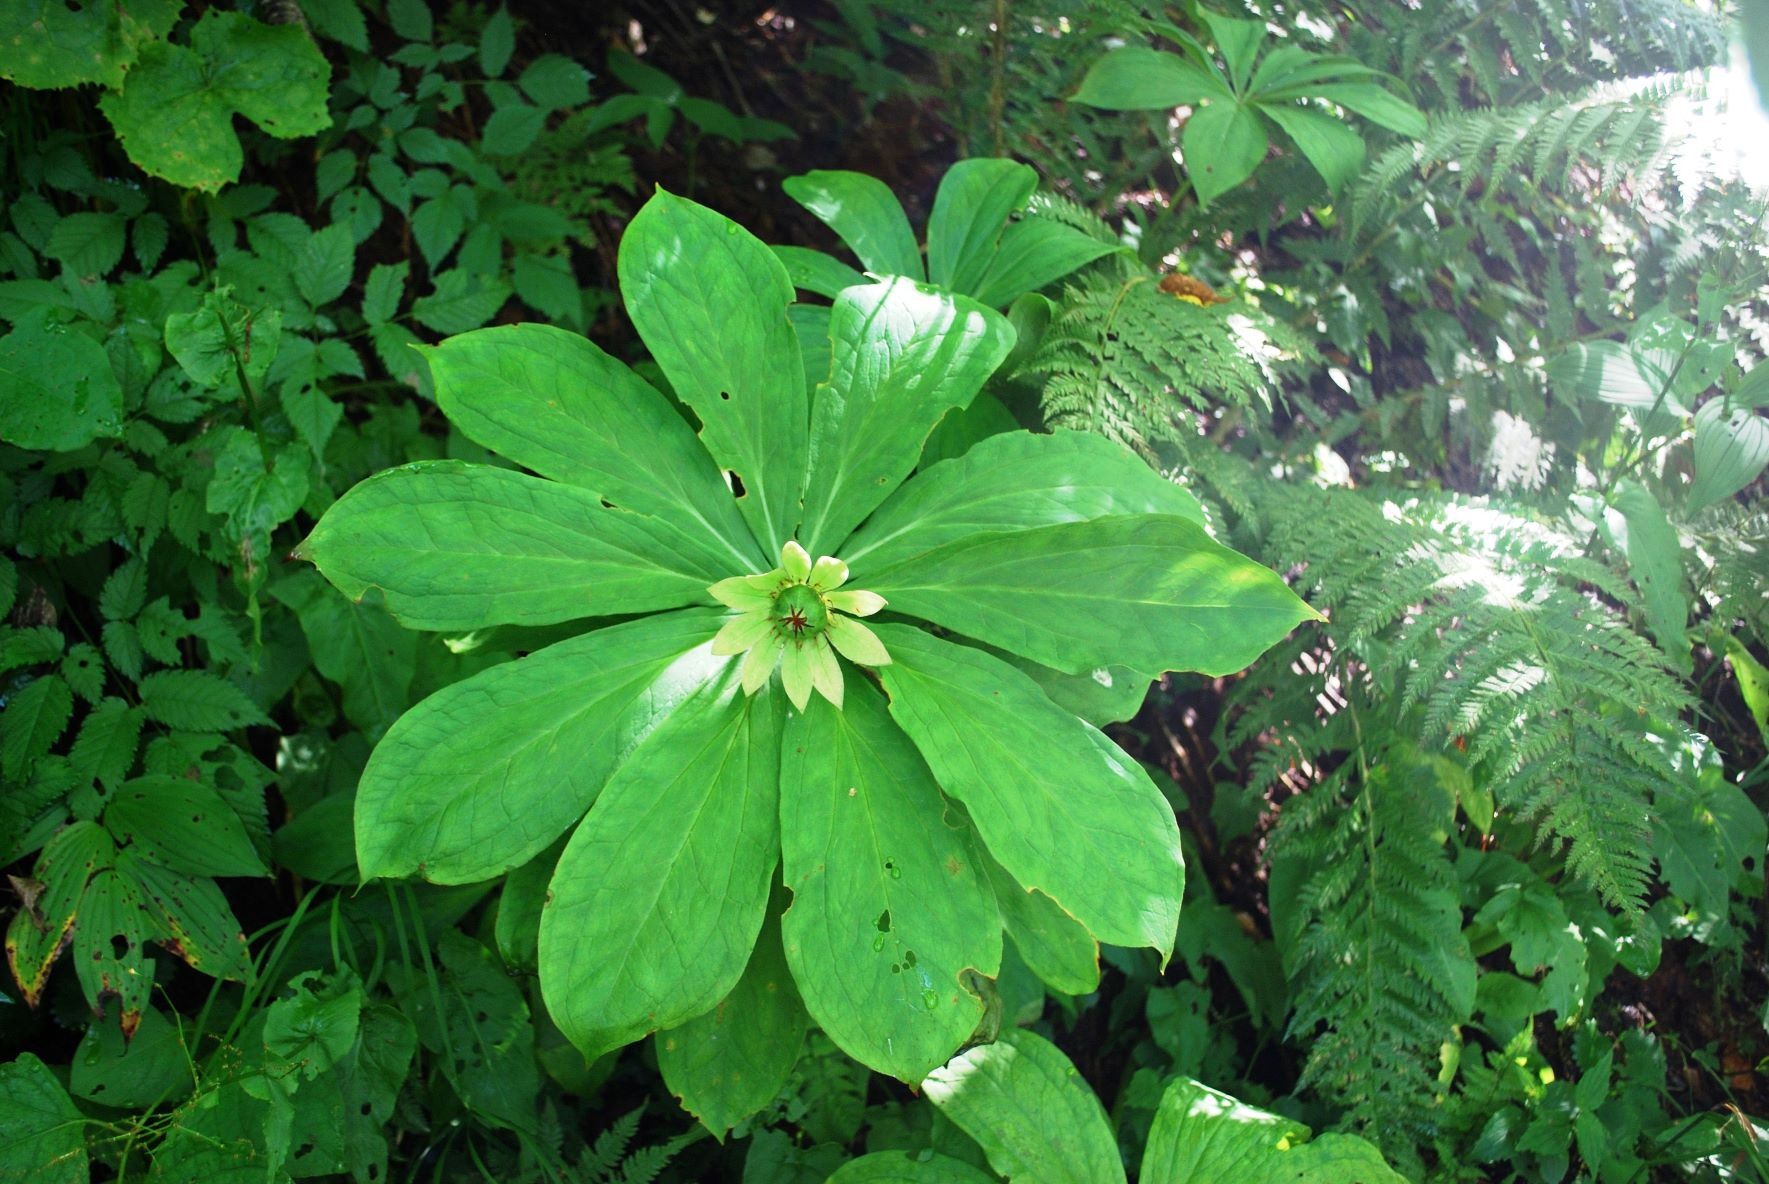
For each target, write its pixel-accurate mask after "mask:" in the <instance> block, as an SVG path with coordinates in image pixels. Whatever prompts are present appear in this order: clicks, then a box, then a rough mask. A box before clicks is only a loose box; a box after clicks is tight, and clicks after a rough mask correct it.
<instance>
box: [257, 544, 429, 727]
mask: <svg viewBox="0 0 1769 1184" xmlns="http://www.w3.org/2000/svg"><path fill="white" fill-rule="evenodd" d="M270 593H271V595H272V596H274V597H276V599H277V600H279V601H281V602H282V603H283V604H285V605H287V606H288V607H289V608H290V609H291V610H292V611H293V612H294V614H295V618H296V620H298V621H300V622H301V632H302V634H303V635H304V636H305V637H306V638H307V652H308V653H309V654H311V655H312V657H313V666H314V669H315V670H318V671H319V672H320V674H322V675H324V676H325V677H326V678H329V679H331V680H332V681H333V682H335V683H337V684H338V685H339V686H340V687H341V688H343V692H344V704H343V705H344V714H345V716H346V717H348V718H349V720H350V722H351V723H353V724H355V725H356V726H357V727H359V728H361V729H362V730H363V732H364V733H365V734H366V735H367V736H368V738H369V739H370V740H378V739H379V738H380V737H381V736H382V735H384V734H385V733H386V731H387V729H388V728H389V727H391V726H392V724H393V721H394V720H396V719H398V718H399V714H400V712H402V711H404V710H405V709H406V706H407V705H408V703H409V702H410V690H411V684H412V676H413V674H414V673H415V671H416V667H417V657H418V638H417V635H416V634H414V633H412V632H411V631H410V630H407V629H401V628H400V627H399V623H398V622H397V621H395V620H394V619H393V618H392V617H390V616H388V615H387V613H386V611H385V610H384V609H382V608H381V607H379V606H378V605H368V604H361V603H352V602H351V601H350V599H349V598H347V597H345V596H343V595H341V594H340V593H339V592H338V591H337V590H336V589H335V588H332V587H331V586H329V585H328V584H327V583H326V582H325V581H324V580H323V579H321V578H320V577H319V576H318V575H317V574H316V573H314V572H309V571H303V572H299V573H297V574H296V575H295V576H293V577H291V578H289V579H285V580H279V581H278V582H277V583H276V584H275V585H273V586H272V587H271V590H270Z"/></svg>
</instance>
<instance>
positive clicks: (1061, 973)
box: [983, 855, 1099, 995]
mask: <svg viewBox="0 0 1769 1184" xmlns="http://www.w3.org/2000/svg"><path fill="white" fill-rule="evenodd" d="M983 858H984V859H985V860H987V861H988V864H987V866H988V868H989V882H990V883H991V884H993V885H994V886H995V900H996V903H997V904H998V905H999V907H1000V909H1001V922H1002V925H1003V926H1004V927H1005V928H1006V929H1007V935H1008V936H1009V937H1011V938H1013V944H1014V948H1015V949H1017V950H1018V951H1019V952H1020V957H1021V959H1023V960H1024V961H1025V963H1026V965H1027V966H1028V967H1030V968H1031V971H1032V973H1033V974H1035V975H1037V976H1038V978H1039V980H1040V981H1041V982H1043V983H1044V985H1045V986H1047V987H1049V988H1050V989H1051V990H1053V991H1061V992H1062V993H1063V994H1065V995H1086V994H1088V993H1089V992H1092V991H1095V990H1098V989H1099V943H1098V942H1097V941H1094V940H1093V935H1092V934H1091V933H1089V932H1087V930H1086V928H1085V927H1084V926H1083V925H1082V924H1081V922H1079V921H1077V920H1075V918H1073V917H1071V916H1069V914H1067V913H1065V912H1063V910H1062V909H1061V908H1059V907H1058V906H1057V903H1056V902H1055V901H1054V900H1052V899H1051V898H1050V897H1048V896H1046V895H1044V893H1042V892H1039V891H1036V890H1033V891H1030V892H1028V891H1027V890H1026V889H1024V888H1022V887H1020V886H1019V885H1018V884H1016V883H1015V882H1014V878H1013V877H1012V876H1010V875H1008V874H1007V869H1005V868H1003V867H1002V866H1001V865H1000V864H999V863H997V862H996V861H995V860H993V859H990V858H989V857H988V856H987V855H985V856H984V857H983Z"/></svg>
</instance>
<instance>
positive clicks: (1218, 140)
mask: <svg viewBox="0 0 1769 1184" xmlns="http://www.w3.org/2000/svg"><path fill="white" fill-rule="evenodd" d="M1179 142H1180V147H1181V149H1182V150H1183V151H1184V152H1185V167H1186V176H1187V177H1189V178H1190V179H1191V182H1192V188H1193V189H1194V190H1196V191H1197V194H1198V204H1199V205H1205V206H1207V205H1209V204H1210V203H1211V202H1212V201H1213V200H1215V199H1216V198H1218V197H1220V196H1221V195H1222V194H1224V193H1227V192H1228V191H1229V190H1231V189H1233V188H1234V187H1235V186H1237V185H1239V184H1240V183H1241V182H1242V181H1245V180H1246V179H1247V178H1248V177H1251V176H1252V175H1253V170H1254V169H1256V168H1258V167H1259V165H1260V162H1261V161H1263V160H1264V159H1265V151H1266V149H1267V148H1269V147H1270V146H1271V141H1270V140H1268V139H1267V138H1266V135H1265V128H1264V126H1263V125H1261V124H1260V122H1259V116H1258V115H1256V114H1254V111H1253V108H1252V107H1251V106H1247V105H1244V104H1241V103H1231V102H1227V101H1224V102H1217V103H1211V104H1210V105H1209V106H1208V107H1203V108H1201V109H1199V110H1198V111H1197V112H1195V113H1194V114H1193V115H1192V117H1191V118H1190V119H1188V120H1187V121H1186V125H1185V131H1183V132H1181V133H1180V140H1179Z"/></svg>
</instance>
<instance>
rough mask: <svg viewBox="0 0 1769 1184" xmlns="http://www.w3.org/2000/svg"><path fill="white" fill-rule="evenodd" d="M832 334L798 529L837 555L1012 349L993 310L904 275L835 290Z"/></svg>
mask: <svg viewBox="0 0 1769 1184" xmlns="http://www.w3.org/2000/svg"><path fill="white" fill-rule="evenodd" d="M829 337H830V342H831V345H832V347H833V349H834V361H833V364H832V366H831V369H830V374H829V381H828V383H827V384H825V385H822V386H819V387H818V388H817V401H816V407H815V410H814V411H813V413H812V416H811V438H810V473H809V476H808V477H807V478H806V482H805V498H804V520H803V524H802V525H801V527H800V530H799V537H800V540H801V541H802V542H803V544H804V545H805V547H806V549H807V550H809V551H810V552H811V554H813V555H823V554H826V553H833V552H834V551H835V550H836V548H837V547H838V545H839V544H840V543H841V541H842V540H843V539H845V538H847V537H848V535H849V534H850V533H851V532H852V531H853V529H854V527H855V526H856V525H858V524H859V523H860V522H861V521H862V520H864V519H865V518H866V516H867V515H868V514H870V513H871V512H872V511H873V510H874V509H875V508H877V506H878V504H879V503H880V502H882V501H884V500H885V498H886V497H887V496H889V494H890V492H891V491H892V490H894V489H895V488H896V487H897V486H898V485H900V484H901V483H902V481H903V479H904V478H905V477H907V476H908V475H909V473H910V471H911V470H913V469H914V468H915V463H916V461H917V460H918V459H919V458H920V457H921V449H922V445H923V444H924V443H925V442H926V441H927V437H928V434H929V433H930V432H932V431H933V430H934V425H936V424H937V423H939V422H940V417H941V416H943V415H944V414H946V412H947V410H948V409H949V408H952V407H963V406H965V405H966V404H967V403H969V402H970V401H971V399H972V398H974V397H975V396H976V393H977V391H978V390H980V389H981V388H982V385H983V383H984V382H985V381H987V380H988V378H989V375H990V374H992V373H993V372H994V370H995V367H996V366H998V365H999V364H1000V363H1001V359H1002V358H1004V357H1006V356H1007V352H1008V350H1010V349H1012V348H1013V329H1012V328H1011V327H1010V326H1009V325H1008V323H1007V319H1006V318H1005V317H1003V316H1001V315H1000V314H999V313H996V312H994V311H993V310H991V309H988V308H985V307H983V306H982V305H980V304H977V303H976V302H974V301H972V300H969V299H966V298H965V297H963V296H955V295H953V294H951V293H948V292H941V291H938V290H936V289H933V288H928V287H926V286H923V285H918V284H916V283H915V282H914V281H912V280H908V279H903V278H900V277H899V278H896V279H893V280H891V281H890V282H889V283H884V284H869V285H867V286H865V287H862V288H849V289H848V290H847V291H845V292H843V293H842V294H841V295H840V296H838V297H837V298H836V301H835V307H834V310H833V312H832V313H831V316H830V323H829Z"/></svg>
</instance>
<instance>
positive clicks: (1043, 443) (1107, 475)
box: [841, 430, 1204, 575]
mask: <svg viewBox="0 0 1769 1184" xmlns="http://www.w3.org/2000/svg"><path fill="white" fill-rule="evenodd" d="M1122 514H1173V515H1177V516H1179V517H1181V518H1190V519H1192V520H1193V521H1194V522H1197V523H1198V524H1199V525H1202V524H1203V522H1204V511H1203V509H1202V507H1200V506H1199V505H1198V499H1197V498H1195V497H1193V496H1192V495H1191V493H1189V492H1187V491H1186V490H1184V489H1181V488H1180V487H1179V486H1177V485H1175V484H1174V483H1173V482H1171V481H1169V480H1167V479H1166V478H1165V477H1163V476H1161V475H1160V474H1159V473H1156V472H1155V471H1153V470H1152V469H1150V468H1149V466H1148V465H1146V464H1144V463H1143V462H1142V461H1141V460H1140V459H1139V458H1138V457H1136V456H1135V455H1133V454H1132V453H1130V452H1128V451H1127V450H1125V449H1124V448H1122V447H1120V446H1119V445H1117V444H1114V443H1112V442H1111V441H1110V440H1107V439H1105V438H1104V437H1102V436H1096V435H1093V434H1092V433H1090V432H1071V431H1067V430H1062V431H1058V432H1056V433H1055V434H1054V435H1049V436H1045V435H1037V434H1034V433H1032V432H1003V433H1001V434H1000V435H996V436H990V437H989V438H987V439H985V440H981V441H978V442H977V443H976V444H975V445H973V446H972V447H971V448H970V449H969V450H968V451H966V452H965V453H964V454H963V455H961V456H958V457H955V458H953V459H952V460H946V461H941V462H940V463H938V464H935V465H930V466H929V467H927V468H925V469H923V470H922V471H921V472H919V473H917V474H916V475H915V476H913V477H911V478H910V479H909V480H908V481H906V482H904V483H903V487H902V488H901V489H899V490H898V491H897V492H896V493H895V494H894V495H892V497H891V498H890V499H889V500H888V501H886V502H885V503H884V504H883V505H881V506H879V508H878V512H877V513H875V514H873V515H872V517H871V518H870V519H868V520H867V523H866V525H865V526H863V527H861V528H860V529H859V530H858V531H856V532H855V534H854V536H853V537H852V538H851V539H849V540H848V541H847V542H846V543H844V544H843V545H842V548H841V555H842V558H843V559H845V560H847V563H848V570H850V571H852V572H855V573H856V574H865V575H869V574H870V573H873V572H880V571H884V570H886V569H888V568H892V567H896V566H898V565H899V564H901V563H903V562H904V561H905V560H908V559H912V558H914V557H915V556H917V555H921V554H923V553H925V552H928V551H931V550H933V549H934V548H936V547H941V546H944V545H945V544H947V543H952V542H956V541H958V540H959V539H965V538H969V537H971V536H972V535H977V534H986V533H990V532H995V531H1010V530H1026V529H1029V528H1031V527H1035V526H1055V525H1056V524H1057V523H1059V522H1086V521H1088V520H1089V519H1092V518H1105V517H1110V516H1114V515H1122Z"/></svg>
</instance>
